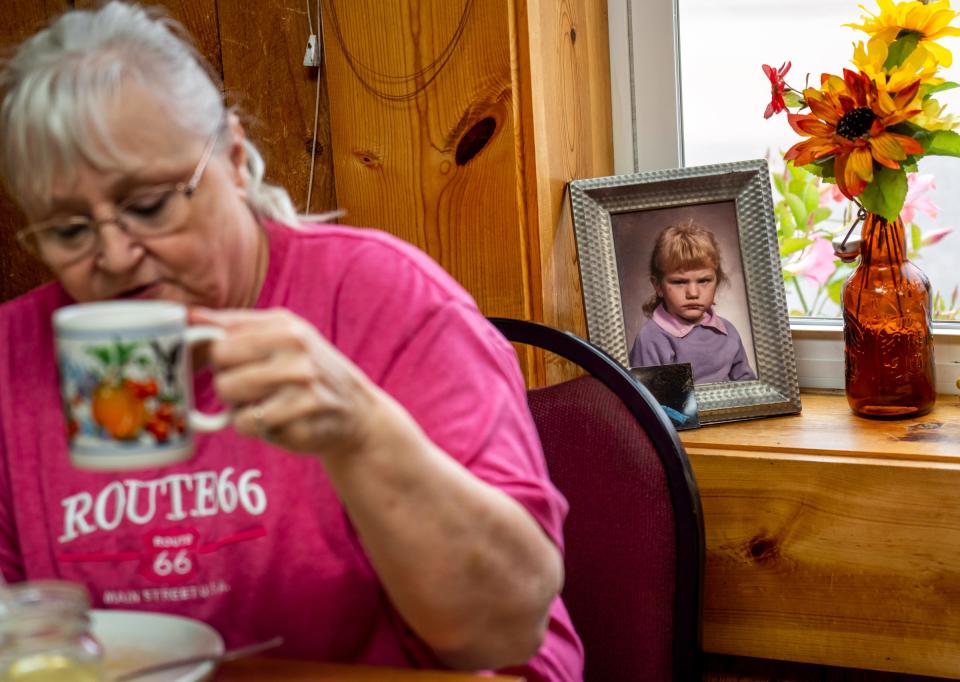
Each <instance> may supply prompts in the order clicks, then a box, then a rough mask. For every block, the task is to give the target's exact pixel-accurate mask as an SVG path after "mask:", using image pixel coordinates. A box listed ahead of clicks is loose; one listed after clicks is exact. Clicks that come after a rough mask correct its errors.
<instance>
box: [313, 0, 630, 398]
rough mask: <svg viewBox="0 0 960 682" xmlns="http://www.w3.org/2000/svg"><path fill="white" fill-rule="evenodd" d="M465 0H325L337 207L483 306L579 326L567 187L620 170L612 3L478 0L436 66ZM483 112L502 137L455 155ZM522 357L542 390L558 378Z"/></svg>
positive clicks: (554, 367)
mask: <svg viewBox="0 0 960 682" xmlns="http://www.w3.org/2000/svg"><path fill="white" fill-rule="evenodd" d="M466 1H467V0H458V1H457V2H451V1H449V0H444V1H441V0H430V1H423V0H396V1H395V2H389V3H384V2H380V1H379V0H360V1H354V2H345V0H326V1H325V7H326V9H327V21H326V23H325V27H324V29H325V34H326V35H325V40H326V43H327V54H328V58H329V87H330V107H331V122H332V129H333V146H334V168H335V174H336V177H337V181H338V184H337V198H338V202H339V204H340V205H341V206H343V207H345V208H347V209H348V211H349V212H350V214H349V216H348V218H347V220H348V222H351V223H354V224H358V225H366V226H373V227H380V228H383V229H386V230H388V231H390V232H393V233H394V234H397V235H398V236H400V237H402V238H404V239H406V240H408V241H411V242H413V243H414V244H416V245H418V246H420V247H421V248H423V249H424V250H426V251H427V252H428V253H429V254H430V255H431V256H433V257H434V258H435V259H436V260H437V261H439V262H440V264H441V265H442V266H443V267H444V268H446V269H447V270H448V271H449V272H450V273H451V274H452V275H453V276H454V277H455V278H456V279H457V280H459V281H460V283H461V284H463V285H464V286H465V287H466V288H467V289H468V290H469V291H470V293H471V294H473V296H474V298H476V300H477V302H478V304H479V305H480V308H481V310H482V311H483V312H484V313H486V314H488V315H502V316H507V317H520V318H524V319H533V320H537V321H542V322H546V323H547V324H551V325H554V326H559V327H562V328H565V329H572V330H575V331H579V332H581V333H583V331H584V326H585V325H584V319H583V307H582V302H581V294H580V287H579V270H578V267H577V260H576V250H575V247H574V241H573V230H572V225H571V221H570V217H569V211H568V210H567V208H566V200H565V195H564V192H565V187H566V183H567V182H568V181H569V180H571V179H573V178H575V177H589V176H595V175H605V174H608V173H610V172H612V168H613V154H612V148H611V133H610V93H609V58H608V43H607V19H606V3H605V2H604V1H603V0H562V1H560V2H539V0H533V1H530V2H527V1H524V0H483V1H477V2H474V3H473V4H472V5H471V6H470V15H469V17H468V19H469V21H468V22H467V25H466V30H465V31H464V32H463V35H462V37H461V39H460V42H459V44H458V45H457V46H456V48H455V50H454V51H453V53H452V56H451V57H450V59H449V61H448V62H447V63H446V65H445V66H444V67H443V69H442V71H441V72H440V73H439V75H437V73H436V71H435V70H433V69H430V68H426V67H429V65H430V64H431V62H432V61H433V60H434V59H435V57H436V56H437V55H438V54H442V52H443V50H444V48H445V46H447V45H448V44H449V42H450V39H451V36H453V35H455V29H456V26H457V23H458V20H459V18H460V15H461V12H462V11H463V8H464V7H465V4H464V3H465V2H466ZM334 14H335V15H336V16H334ZM404 77H406V80H405V79H404ZM433 77H435V79H434V80H432V82H431V78H433ZM418 89H420V91H418ZM404 95H409V97H404ZM484 119H492V121H494V122H495V124H496V131H495V133H494V134H493V137H492V138H491V139H490V140H489V142H488V143H487V144H486V146H485V147H483V148H482V149H481V150H480V151H479V153H477V154H476V156H474V157H473V158H472V159H470V160H468V161H466V162H462V160H461V162H460V163H458V159H457V148H458V145H462V144H464V141H465V140H468V139H469V137H470V132H469V131H470V130H471V129H472V128H473V127H474V126H475V125H476V124H477V123H478V122H481V121H484ZM521 359H522V361H523V362H524V364H525V365H526V369H527V376H528V379H529V380H530V382H531V383H532V384H534V385H540V384H542V383H544V381H545V379H546V378H547V377H549V379H550V380H551V381H553V380H557V379H559V378H563V375H564V372H563V371H559V369H558V368H559V367H560V365H550V366H549V367H544V365H543V361H542V360H541V359H540V357H539V356H535V355H529V356H528V355H525V356H523V357H522V358H521Z"/></svg>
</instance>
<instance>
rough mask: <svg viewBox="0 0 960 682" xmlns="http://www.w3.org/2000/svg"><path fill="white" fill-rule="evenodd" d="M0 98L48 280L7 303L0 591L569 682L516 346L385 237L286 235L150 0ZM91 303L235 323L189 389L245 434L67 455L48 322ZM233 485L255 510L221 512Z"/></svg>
mask: <svg viewBox="0 0 960 682" xmlns="http://www.w3.org/2000/svg"><path fill="white" fill-rule="evenodd" d="M2 87H3V90H4V93H5V97H4V100H3V105H2V118H0V126H2V128H0V130H2V132H0V139H2V154H3V157H2V171H3V175H4V177H5V179H6V181H7V184H8V186H9V188H10V191H11V193H12V195H13V196H14V197H16V199H17V200H18V201H19V202H20V204H21V206H22V208H23V210H24V212H25V213H26V215H27V216H28V217H29V219H30V221H31V224H30V225H29V226H28V227H26V228H25V229H23V230H22V231H21V232H20V234H19V238H20V241H21V243H22V244H23V245H24V246H25V247H26V248H28V249H30V250H31V251H32V252H33V253H34V254H35V255H36V256H37V257H39V258H40V259H42V260H43V261H44V262H45V263H46V265H47V266H48V267H49V268H50V270H51V271H52V272H53V274H54V275H55V277H56V282H54V283H52V284H50V285H47V286H44V287H41V288H39V289H37V290H34V291H33V292H31V293H29V294H27V295H25V296H23V297H21V298H19V299H16V300H14V301H12V302H10V303H7V304H5V305H3V306H0V349H2V351H0V353H2V356H0V386H2V387H3V390H2V392H0V570H2V575H3V577H4V578H5V579H6V580H8V581H19V580H24V579H36V578H47V577H59V578H63V579H67V580H74V581H78V582H82V583H84V584H85V585H86V586H87V587H88V588H89V589H90V591H91V593H92V595H93V598H94V602H95V604H96V605H97V606H107V607H110V606H117V607H124V608H138V609H149V610H160V611H165V612H170V613H178V614H183V615H186V616H190V617H194V618H199V619H202V620H205V621H206V622H208V623H210V624H212V625H213V626H215V627H216V628H217V629H218V630H219V631H220V632H221V633H222V634H223V635H224V636H225V638H226V639H227V642H228V645H230V646H236V645H240V644H244V643H248V642H251V641H255V640H259V639H262V638H266V637H270V636H273V635H277V634H280V635H283V637H284V639H285V642H286V644H285V646H286V651H285V652H284V653H285V654H287V655H292V656H302V657H311V658H318V659H325V660H338V661H357V662H364V663H373V664H386V665H406V666H438V667H443V666H449V667H456V668H464V669H503V668H510V669H514V670H519V671H520V672H521V673H522V674H524V675H526V676H527V679H529V680H574V679H577V678H578V677H579V676H580V669H581V665H582V651H581V649H580V645H579V642H578V640H577V638H576V635H575V634H574V632H573V630H572V628H571V625H570V622H569V619H568V617H567V615H566V612H565V610H564V608H563V605H562V603H561V602H560V600H559V598H558V596H557V595H558V592H559V589H560V586H561V583H562V561H561V556H560V552H559V550H558V546H559V545H560V543H561V526H562V522H563V518H564V515H565V511H566V507H565V502H564V501H563V499H562V498H561V497H560V496H559V494H558V493H557V492H556V490H555V489H554V488H553V487H552V486H551V484H550V482H549V480H548V478H547V475H546V473H545V467H544V464H543V461H542V454H541V452H540V450H539V443H538V441H537V436H536V432H535V430H534V427H533V425H532V422H531V419H530V416H529V413H528V412H527V410H526V405H525V399H524V387H523V382H522V378H521V376H520V374H519V372H518V368H517V365H516V358H515V356H514V353H513V351H512V349H511V347H510V345H509V344H508V343H506V342H505V341H504V339H503V338H502V337H500V336H499V335H498V334H497V333H496V332H495V331H494V330H493V329H492V328H491V327H490V326H489V325H488V324H487V323H486V321H485V319H484V318H483V316H482V315H481V314H480V313H479V312H478V310H477V308H476V306H475V304H474V302H473V301H472V300H471V299H470V297H469V296H468V295H467V294H466V293H465V292H464V291H463V290H462V289H461V288H460V287H459V286H457V285H456V284H455V283H454V282H453V281H452V280H451V279H450V278H449V277H448V276H447V275H446V274H445V273H444V272H443V271H442V270H441V269H440V268H439V267H438V266H437V265H436V264H434V263H433V262H431V261H430V260H429V259H428V258H427V257H426V256H424V255H423V254H422V253H420V252H418V251H417V250H415V249H414V248H412V247H410V246H409V245H407V244H404V243H402V242H400V241H398V240H396V239H393V238H391V237H389V236H387V235H384V234H381V233H378V232H375V231H372V230H358V229H348V228H342V227H337V226H302V225H298V223H297V218H296V215H295V214H294V210H293V207H292V205H291V203H290V200H289V198H288V197H287V195H286V193H285V192H283V191H282V190H280V189H279V188H276V187H271V186H269V185H267V184H265V183H264V181H263V163H262V161H261V159H260V156H259V154H258V153H257V152H256V150H255V148H254V147H253V146H252V145H251V144H250V142H249V141H248V140H247V139H246V138H245V135H244V129H243V127H242V126H241V124H240V122H239V121H238V119H237V117H236V116H235V115H234V114H233V113H230V112H229V111H227V110H225V109H224V105H223V103H222V100H221V97H220V94H219V90H218V87H217V85H216V83H215V82H214V81H213V80H212V78H211V77H210V76H209V75H208V73H207V72H206V71H205V69H204V68H203V67H202V65H201V61H200V60H199V58H198V56H197V55H196V53H195V51H194V50H193V49H192V48H191V47H190V46H189V45H188V44H187V43H185V42H184V41H183V40H181V39H180V38H178V37H176V35H175V34H174V33H173V32H171V30H170V25H169V22H166V21H164V20H162V19H156V18H153V17H152V16H150V15H149V14H148V13H146V12H144V11H143V10H142V9H139V8H137V7H134V6H129V5H125V4H121V3H116V2H114V3H110V4H108V5H106V6H105V7H104V8H103V9H101V10H99V11H96V12H88V11H73V12H68V13H67V14H65V15H63V16H62V17H61V18H59V19H58V20H57V21H55V22H54V23H53V24H52V25H51V26H50V27H49V28H47V29H45V30H43V31H41V32H40V33H39V34H37V35H36V36H34V37H33V38H31V39H30V40H28V41H26V42H25V43H24V44H23V45H22V46H20V48H19V50H18V51H17V52H16V54H15V55H14V57H13V58H12V59H11V60H10V61H9V62H8V63H7V64H6V67H5V70H4V73H3V76H2ZM106 299H164V300H170V301H178V302H182V303H184V304H187V305H188V306H191V309H192V316H193V318H194V320H195V321H204V322H207V323H211V324H215V325H219V326H220V327H222V328H223V329H224V330H225V332H226V335H225V338H224V339H223V340H220V341H217V342H214V343H213V344H212V347H211V349H210V365H211V367H210V370H208V371H205V372H202V373H200V374H199V375H198V376H197V378H196V384H197V385H196V395H197V402H198V405H199V407H200V408H201V409H208V410H209V409H215V407H216V404H217V403H225V404H227V405H229V406H231V407H233V408H234V412H233V414H234V416H233V427H234V428H233V429H232V430H228V431H224V432H220V433H218V434H215V435H208V436H199V437H198V438H197V447H196V454H195V457H194V458H193V459H192V460H191V461H189V462H187V463H185V464H181V465H177V466H172V467H167V468H160V469H151V470H147V471H142V472H135V474H133V475H131V474H129V473H127V474H124V475H123V476H122V477H118V476H113V475H110V474H104V473H90V472H83V471H78V470H75V469H73V468H71V466H70V465H69V463H68V457H67V448H66V438H65V427H64V423H63V417H62V415H61V414H60V410H59V407H58V400H57V379H56V374H55V369H54V367H55V363H54V357H53V343H52V335H51V323H50V317H51V314H52V313H53V311H54V310H56V309H57V308H59V307H61V306H63V305H65V304H68V303H71V302H86V301H100V300H106ZM211 370H212V371H211ZM294 453H296V454H294ZM240 479H243V480H244V481H246V483H247V484H248V485H249V486H255V487H256V488H257V491H256V492H257V495H256V496H254V498H255V500H254V501H256V504H233V505H224V504H222V503H221V502H218V500H220V497H219V496H218V495H217V494H216V490H218V489H219V488H218V486H221V487H222V486H224V485H236V481H238V480H240ZM124 491H127V493H126V494H124ZM131 491H136V492H137V494H136V495H134V494H133V493H132V492H131ZM170 533H181V534H184V533H189V534H191V535H192V537H195V538H196V539H197V542H196V545H195V547H194V549H195V550H196V551H195V554H194V556H193V561H194V565H193V569H192V570H191V571H190V572H187V573H186V574H184V575H181V574H176V573H173V574H171V573H170V572H158V571H156V570H154V569H153V567H152V565H151V563H150V561H149V558H150V556H151V555H150V554H149V552H147V551H146V550H144V548H145V547H150V546H151V543H152V542H153V540H154V539H156V538H158V537H167V536H169V534H170ZM154 544H155V543H154Z"/></svg>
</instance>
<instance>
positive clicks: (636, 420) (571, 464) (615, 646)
mask: <svg viewBox="0 0 960 682" xmlns="http://www.w3.org/2000/svg"><path fill="white" fill-rule="evenodd" d="M491 322H492V323H493V324H494V325H495V326H496V327H497V328H498V329H499V330H500V332H501V333H502V334H503V335H504V336H506V337H507V339H509V340H510V341H513V342H515V343H522V344H529V345H532V346H535V347H538V348H542V349H545V350H547V351H549V352H551V353H554V354H556V355H559V356H561V357H563V358H565V359H567V360H569V361H571V362H574V363H576V364H577V365H579V366H580V367H581V368H583V369H584V370H586V373H587V374H586V375H585V376H582V377H578V378H576V379H572V380H570V381H566V382H563V383H560V384H556V385H553V386H548V387H546V388H539V389H532V390H530V391H528V394H527V397H528V401H529V404H530V410H531V412H532V414H533V418H534V421H535V422H536V425H537V429H538V431H539V433H540V439H541V441H542V443H543V448H544V452H545V455H546V460H547V466H548V469H549V472H550V478H551V479H552V480H553V482H554V484H555V485H556V486H557V487H558V488H559V489H560V491H561V492H562V493H563V494H564V495H565V496H566V498H567V501H568V502H569V504H570V512H569V515H568V517H567V522H566V525H565V527H564V543H565V559H564V563H565V567H566V584H565V586H564V589H563V598H564V601H565V603H566V605H567V608H568V609H569V611H570V616H571V618H572V620H573V624H574V626H575V627H576V629H577V632H578V633H579V634H580V637H581V639H582V640H583V644H584V649H585V651H586V670H585V673H584V679H585V680H586V682H617V681H618V680H623V681H624V682H627V681H629V682H643V681H644V680H649V681H650V682H665V681H667V680H671V679H672V680H681V681H683V682H689V681H691V680H699V679H700V604H701V585H702V576H703V557H704V534H703V516H702V513H701V509H700V496H699V492H698V491H697V484H696V481H695V479H694V476H693V472H692V470H691V469H690V464H689V462H688V461H687V456H686V452H685V451H684V449H683V446H682V445H681V444H680V441H679V439H678V438H677V433H676V430H675V429H674V428H673V425H672V424H671V423H670V421H669V419H668V418H667V416H666V415H665V414H664V412H663V410H662V408H661V407H660V406H659V405H658V404H657V402H656V401H655V400H654V398H653V397H652V396H651V395H650V393H649V392H648V391H647V390H646V388H644V387H643V385H642V384H640V383H639V382H638V381H636V380H635V379H634V378H633V377H632V376H631V375H630V373H629V372H627V371H626V370H625V369H624V368H623V367H622V366H621V365H620V364H618V363H617V362H616V361H615V360H613V358H611V357H610V356H609V355H607V354H606V353H604V352H603V351H602V350H600V349H599V348H597V347H596V346H594V345H593V344H591V343H589V342H588V341H585V340H584V339H581V338H580V337H578V336H575V335H573V334H570V333H566V332H561V331H558V330H556V329H552V328H550V327H545V326H543V325H539V324H536V323H533V322H525V321H521V320H511V319H505V318H491Z"/></svg>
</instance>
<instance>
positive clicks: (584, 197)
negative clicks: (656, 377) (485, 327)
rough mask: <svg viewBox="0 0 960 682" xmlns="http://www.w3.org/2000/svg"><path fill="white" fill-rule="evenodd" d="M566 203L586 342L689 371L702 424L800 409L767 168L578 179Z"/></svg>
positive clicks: (741, 165)
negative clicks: (576, 259)
mask: <svg viewBox="0 0 960 682" xmlns="http://www.w3.org/2000/svg"><path fill="white" fill-rule="evenodd" d="M570 204H571V208H572V213H573V225H574V232H575V233H576V243H577V254H578V257H579V261H580V279H581V284H582V287H583V299H584V309H585V312H586V317H587V333H588V336H589V337H590V340H591V341H592V342H593V343H596V344H597V345H598V346H600V347H602V348H603V349H604V350H606V351H607V352H608V353H610V354H611V355H612V356H613V357H614V358H616V359H617V360H619V361H620V362H621V363H623V364H624V365H625V366H626V367H637V366H641V365H643V366H650V365H658V364H670V363H683V362H690V363H691V364H692V367H693V376H694V386H695V393H696V399H697V405H698V407H699V418H700V423H701V424H708V423H712V422H721V421H732V420H736V419H752V418H755V417H765V416H772V415H778V414H790V413H796V412H799V411H800V389H799V386H798V383H797V366H796V359H795V357H794V352H793V341H792V339H791V336H790V323H789V317H788V313H787V303H786V296H785V294H784V289H783V275H782V273H781V270H780V252H779V247H778V245H777V234H776V225H775V223H774V216H773V198H772V195H771V191H770V176H769V172H768V170H767V162H766V161H765V160H763V159H759V160H755V161H740V162H736V163H726V164H717V165H711V166H699V167H693V168H678V169H671V170H662V171H651V172H644V173H634V174H630V175H617V176H612V177H606V178H592V179H585V180H575V181H573V182H571V183H570ZM691 254H692V256H691ZM691 257H692V258H693V261H691V260H690V259H691ZM651 325H652V326H651Z"/></svg>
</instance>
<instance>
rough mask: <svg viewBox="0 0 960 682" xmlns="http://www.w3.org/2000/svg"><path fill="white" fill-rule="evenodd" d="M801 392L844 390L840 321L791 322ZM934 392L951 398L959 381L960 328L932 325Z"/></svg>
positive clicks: (937, 323) (806, 319)
mask: <svg viewBox="0 0 960 682" xmlns="http://www.w3.org/2000/svg"><path fill="white" fill-rule="evenodd" d="M790 331H791V333H792V335H793V345H794V350H795V352H796V358H797V375H798V377H799V379H800V388H806V389H841V390H842V389H843V374H844V366H843V325H842V324H841V322H840V320H815V319H809V318H791V319H790ZM933 342H934V346H935V347H934V357H935V358H936V376H937V391H938V392H939V393H944V394H953V393H956V391H957V384H956V382H957V379H958V378H960V324H957V323H944V322H934V324H933Z"/></svg>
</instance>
